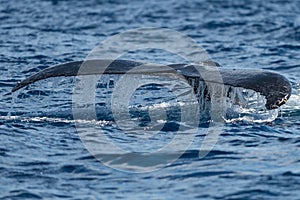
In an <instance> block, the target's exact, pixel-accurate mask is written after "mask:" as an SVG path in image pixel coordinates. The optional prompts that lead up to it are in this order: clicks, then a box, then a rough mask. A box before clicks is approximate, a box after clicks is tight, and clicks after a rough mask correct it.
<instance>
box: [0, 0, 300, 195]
mask: <svg viewBox="0 0 300 200" xmlns="http://www.w3.org/2000/svg"><path fill="white" fill-rule="evenodd" d="M0 2H1V3H0V5H1V6H0V10H1V12H0V21H1V23H0V41H1V42H0V63H1V64H0V71H1V75H0V97H1V100H0V108H1V110H0V135H1V142H0V198H1V199H29V198H32V199H50V198H51V199H57V198H66V199H197V198H198V199H200V198H203V199H300V193H299V191H300V157H299V149H300V137H299V131H300V126H299V125H300V123H299V120H300V106H299V102H300V82H299V78H300V71H299V60H300V2H299V1H292V0H291V1H256V0H255V1H250V0H245V1H237V0H236V1H235V0H233V1H204V0H202V1H197V2H196V1H175V0H168V1H164V2H161V1H148V2H147V1H145V2H142V1H97V0H94V1H92V0H91V1H56V0H52V1H46V0H43V1H33V0H24V1H16V0H15V1H5V0H2V1H0ZM143 27H163V28H169V29H172V30H176V31H179V32H181V33H183V34H186V35H188V36H189V37H191V38H192V39H194V41H196V42H197V43H198V44H199V45H201V46H202V47H204V48H205V49H206V50H207V51H208V53H209V55H210V56H211V57H212V58H213V59H214V60H216V61H218V62H219V63H220V64H221V65H223V66H224V67H235V68H259V69H271V70H274V71H277V72H279V73H281V74H282V75H284V76H286V77H287V78H288V79H289V80H290V81H291V83H292V86H293V94H292V96H291V99H290V100H289V102H288V104H287V105H285V106H284V107H282V109H281V110H280V112H279V115H278V117H277V119H276V120H273V121H272V122H268V123H267V122H264V123H256V122H251V121H247V122H237V123H233V122H232V123H226V124H224V127H223V131H222V133H221V135H220V137H219V139H218V142H217V144H216V145H215V146H214V148H213V149H212V151H211V152H210V153H209V154H208V155H207V156H206V157H204V158H199V157H198V153H199V148H198V146H197V144H198V143H197V142H195V144H193V145H192V146H190V147H189V148H188V150H187V151H186V152H185V153H184V154H183V155H182V156H181V157H180V158H179V159H177V160H175V161H174V162H172V163H169V165H167V166H165V167H162V168H159V169H158V170H156V171H152V172H148V173H131V172H124V171H120V170H118V169H116V168H117V167H115V168H111V167H109V166H107V165H104V164H103V163H101V162H99V161H98V160H97V159H95V158H94V157H93V156H92V155H91V154H90V152H89V151H88V150H87V149H86V147H85V146H84V144H83V142H82V140H81V139H80V136H79V134H78V132H77V131H76V126H75V123H77V122H76V120H74V119H73V115H72V88H73V85H74V79H72V78H54V79H51V80H50V79H49V80H47V81H40V82H38V83H36V84H33V85H32V86H30V87H27V88H25V89H24V90H22V91H21V92H19V93H17V94H14V95H11V94H10V91H11V89H12V88H13V87H14V86H15V84H16V83H17V82H18V81H20V80H23V79H24V78H26V77H28V76H30V75H31V74H33V73H35V72H38V71H40V70H42V69H44V68H46V67H47V66H50V65H53V64H58V63H63V62H68V61H75V60H81V59H84V58H85V57H86V56H87V54H88V53H89V52H90V50H92V49H93V48H94V47H96V46H97V45H98V44H99V43H100V42H101V41H104V40H105V39H107V38H109V37H110V36H113V35H115V34H118V33H121V32H123V31H126V30H129V29H134V28H143ZM127 56H128V57H129V58H131V59H134V58H136V59H139V60H151V61H156V62H162V63H173V62H177V60H176V59H177V58H176V56H173V55H169V54H168V53H161V52H160V51H150V50H149V51H140V52H136V55H134V54H129V55H127ZM145 90H146V91H147V88H146V89H145ZM156 90H157V89H156ZM156 90H155V88H154V89H153V88H152V93H151V92H150V94H148V96H146V97H145V99H142V100H143V101H150V102H151V101H154V100H155V99H156V96H155V94H156V92H155V91H156ZM153 91H154V92H153ZM108 93H109V92H107V94H108ZM101 95H102V96H101ZM103 95H104V97H105V92H104V93H101V94H100V97H99V98H100V100H103V102H102V103H101V102H100V103H99V105H98V106H99V107H98V111H99V113H98V118H99V121H98V122H95V121H83V122H81V123H83V124H84V123H85V124H87V125H89V124H92V125H94V126H96V125H97V126H101V127H102V128H103V130H104V131H105V132H106V134H107V135H108V136H109V137H110V138H112V139H115V141H116V143H117V144H119V145H124V148H129V147H130V148H133V149H134V150H138V151H141V150H142V149H143V148H145V149H146V150H149V151H152V150H153V149H155V148H157V147H156V146H155V144H156V143H157V144H158V145H164V144H165V143H167V142H168V141H169V140H170V139H172V138H170V137H173V135H174V134H175V133H176V130H178V123H176V119H178V116H177V114H176V112H177V110H176V106H177V107H178V105H175V108H174V109H173V110H172V109H171V110H169V111H168V112H169V115H171V121H170V122H168V123H167V125H166V126H165V127H164V129H163V131H162V132H163V133H164V134H161V135H158V136H157V137H154V138H152V139H151V140H150V142H149V143H147V141H145V140H142V141H141V140H138V139H140V138H142V136H140V137H135V136H134V135H129V136H127V135H124V134H123V133H122V132H121V131H120V129H118V128H117V125H116V124H115V123H114V121H113V119H112V116H111V114H110V113H109V112H107V110H106V109H107V108H106V107H107V106H106V104H105V100H104V99H105V98H104V97H103ZM101 98H104V99H101ZM165 98H169V99H171V100H172V98H173V97H172V96H166V97H165ZM136 101H137V102H138V103H141V104H143V101H141V99H138V100H136ZM139 101H141V102H139ZM170 112H171V113H170ZM135 114H138V113H135ZM135 114H134V113H133V114H132V116H134V115H135ZM140 115H141V116H135V117H137V118H138V117H140V118H141V120H140V121H141V122H143V119H144V118H146V120H145V124H143V123H141V124H140V126H141V127H147V125H148V124H147V123H149V119H148V118H147V117H148V114H147V113H143V112H142V113H140ZM143 117H144V118H143ZM172 120H173V121H172ZM124 123H126V122H124ZM125 125H126V124H125ZM186 126H188V125H186ZM200 129H205V124H204V125H203V127H200ZM204 136H205V135H204V133H202V132H199V133H198V134H197V135H196V138H198V139H199V146H200V145H201V143H200V142H201V140H202V139H203V138H204ZM128 143H129V144H130V145H129V146H128V145H127V146H126V144H128ZM131 144H132V146H131ZM138 147H139V148H138ZM136 148H137V149H136ZM165 156H166V157H167V156H168V155H167V154H166V155H165ZM160 159H164V154H163V155H161V157H160ZM116 163H117V164H116V165H114V166H117V165H118V164H119V165H120V166H124V165H125V166H129V167H131V169H138V167H141V166H142V163H131V162H130V159H127V158H126V157H124V158H123V160H122V156H120V157H116Z"/></svg>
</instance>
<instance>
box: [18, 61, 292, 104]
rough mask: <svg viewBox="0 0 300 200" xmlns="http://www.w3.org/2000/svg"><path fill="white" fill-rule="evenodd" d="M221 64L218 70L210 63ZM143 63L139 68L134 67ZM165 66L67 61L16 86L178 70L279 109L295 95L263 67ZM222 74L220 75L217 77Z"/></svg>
mask: <svg viewBox="0 0 300 200" xmlns="http://www.w3.org/2000/svg"><path fill="white" fill-rule="evenodd" d="M211 65H213V66H217V69H216V68H215V67H214V68H209V66H211ZM137 66H142V67H141V68H139V69H138V70H131V69H134V68H135V67H137ZM160 66H161V65H157V64H149V63H143V62H136V61H130V60H86V61H74V62H69V63H63V64H59V65H55V66H51V67H48V68H46V69H44V70H42V71H40V72H38V73H36V74H34V75H32V76H30V77H28V78H26V79H25V80H23V81H21V82H18V83H17V85H16V86H15V87H14V88H13V89H12V92H15V91H17V90H19V89H21V88H23V87H25V86H27V85H30V84H31V83H34V82H37V81H39V80H43V79H47V78H51V77H59V76H66V77H67V76H83V75H97V74H125V73H127V74H155V75H159V74H161V73H177V74H180V75H182V76H184V77H185V78H186V79H191V78H192V79H194V80H195V81H196V82H197V81H205V82H211V83H217V84H224V85H228V86H233V87H241V88H245V89H251V90H254V91H256V92H258V93H260V94H261V95H263V96H265V98H266V105H265V107H266V108H267V109H268V110H271V109H276V108H278V107H280V106H281V105H283V104H285V103H286V101H287V100H288V99H289V97H290V95H291V90H292V89H291V84H290V82H289V81H288V80H287V79H286V78H285V77H284V76H282V75H280V74H278V73H276V72H272V71H267V70H259V69H228V68H227V69H225V68H221V67H219V64H218V63H215V62H213V61H209V62H203V63H199V64H170V65H167V66H168V68H162V67H160ZM218 75H221V78H222V81H221V80H220V78H217V76H218Z"/></svg>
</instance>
